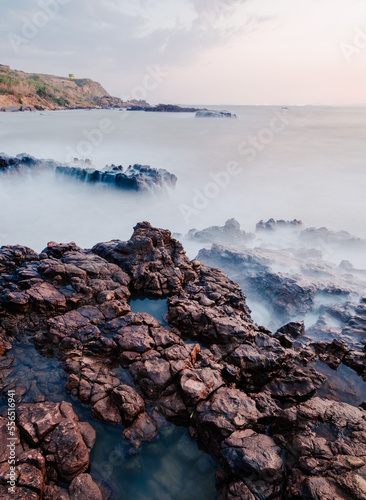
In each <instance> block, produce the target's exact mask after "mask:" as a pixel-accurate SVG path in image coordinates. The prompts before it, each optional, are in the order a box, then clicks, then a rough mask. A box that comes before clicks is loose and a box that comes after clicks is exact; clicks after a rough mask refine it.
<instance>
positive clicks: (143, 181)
mask: <svg viewBox="0 0 366 500" xmlns="http://www.w3.org/2000/svg"><path fill="white" fill-rule="evenodd" d="M107 168H109V170H104V171H100V170H96V169H92V168H80V167H72V166H71V167H70V166H58V167H57V168H56V174H58V175H67V176H68V177H72V178H74V179H78V180H81V181H83V182H92V183H102V184H107V185H112V186H114V187H116V188H118V189H124V190H129V191H149V190H153V189H155V188H163V187H165V186H170V187H172V186H175V184H176V183H177V178H176V176H175V175H174V174H171V173H170V172H168V171H167V170H165V169H162V168H160V169H156V168H151V167H150V166H148V165H129V167H128V168H127V169H126V171H123V168H122V166H120V167H115V166H114V165H111V167H107Z"/></svg>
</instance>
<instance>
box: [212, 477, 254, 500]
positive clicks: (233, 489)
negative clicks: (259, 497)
mask: <svg viewBox="0 0 366 500" xmlns="http://www.w3.org/2000/svg"><path fill="white" fill-rule="evenodd" d="M255 499H256V497H255V496H254V495H253V494H252V492H251V491H250V489H249V488H248V486H247V485H246V484H245V483H244V482H243V481H234V482H232V483H230V484H229V485H228V486H227V487H225V488H224V490H223V491H222V492H221V494H220V496H219V500H255Z"/></svg>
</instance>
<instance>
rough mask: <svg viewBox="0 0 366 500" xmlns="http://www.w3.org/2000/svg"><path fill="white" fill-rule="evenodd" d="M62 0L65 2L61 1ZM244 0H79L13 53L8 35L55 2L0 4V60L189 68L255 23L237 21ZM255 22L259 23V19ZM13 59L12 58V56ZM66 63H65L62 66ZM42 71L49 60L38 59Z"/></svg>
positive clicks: (130, 69) (63, 7)
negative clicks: (191, 64)
mask: <svg viewBox="0 0 366 500" xmlns="http://www.w3.org/2000/svg"><path fill="white" fill-rule="evenodd" d="M63 1H64V0H63ZM248 1H249V0H175V1H174V2H172V0H138V1H136V2H129V1H126V0H124V1H121V2H115V1H111V0H102V1H97V0H78V1H77V2H69V3H66V4H65V5H59V13H58V15H57V16H55V17H53V18H50V20H49V22H48V23H47V24H46V25H45V26H44V27H43V28H39V29H38V32H37V35H36V36H35V37H34V38H32V39H30V40H29V41H28V43H26V44H24V46H23V47H22V51H21V52H20V53H19V54H14V53H13V51H12V47H11V44H10V42H9V33H15V34H16V35H22V30H23V27H24V24H25V22H28V23H29V22H30V23H32V22H33V20H34V16H36V15H37V13H39V11H40V10H41V11H42V7H41V2H43V5H44V4H45V3H47V2H53V3H55V2H57V0H40V1H39V2H35V1H31V0H22V1H17V0H14V1H13V2H12V4H11V6H9V3H8V2H7V1H6V0H0V8H1V10H2V21H1V24H0V35H1V44H0V57H1V59H3V60H4V59H6V60H9V59H10V60H12V61H13V60H15V59H17V60H18V61H19V62H20V63H21V62H22V60H27V59H28V58H29V57H37V55H38V56H39V57H41V54H42V52H44V55H45V56H47V57H49V55H50V54H53V55H54V57H55V58H56V59H58V60H59V62H60V63H61V64H62V65H63V64H66V63H67V62H69V65H74V66H78V65H79V66H80V67H81V68H87V67H88V66H92V65H97V66H103V61H105V62H108V64H111V65H112V67H113V66H114V67H123V68H124V69H125V71H126V72H135V71H139V70H142V68H143V67H145V66H146V64H149V63H157V64H166V65H180V64H189V62H191V61H193V60H194V59H196V57H197V55H198V54H199V53H200V52H202V51H204V50H206V49H208V48H210V47H214V46H218V45H222V44H225V43H228V42H229V41H230V40H231V39H232V38H233V37H236V36H239V35H240V34H241V33H242V32H243V30H245V29H248V28H249V27H250V24H253V22H255V21H256V20H255V19H254V18H250V17H248V16H243V15H242V16H240V15H239V16H238V13H239V14H240V12H239V11H240V8H241V7H242V6H243V5H245V4H247V2H248ZM256 22H260V20H259V19H258V20H257V21H256ZM16 56H17V57H16ZM67 59H69V61H67ZM43 63H44V64H45V66H47V63H49V61H48V60H47V59H44V60H43ZM18 66H19V64H18Z"/></svg>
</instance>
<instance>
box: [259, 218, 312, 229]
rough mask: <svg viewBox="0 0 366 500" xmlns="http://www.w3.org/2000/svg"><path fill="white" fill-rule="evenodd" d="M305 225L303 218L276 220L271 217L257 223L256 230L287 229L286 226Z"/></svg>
mask: <svg viewBox="0 0 366 500" xmlns="http://www.w3.org/2000/svg"><path fill="white" fill-rule="evenodd" d="M302 226H303V222H302V221H301V220H297V219H294V220H291V221H288V220H282V219H280V220H275V219H269V220H268V221H267V222H264V221H263V220H261V221H259V222H258V223H257V225H256V231H274V230H276V229H286V228H291V229H295V228H301V227H302Z"/></svg>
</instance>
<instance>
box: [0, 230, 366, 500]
mask: <svg viewBox="0 0 366 500" xmlns="http://www.w3.org/2000/svg"><path fill="white" fill-rule="evenodd" d="M230 252H231V251H230ZM230 252H229V253H228V254H227V256H226V257H225V258H227V259H231V257H232V255H233V254H232V253H230ZM256 252H257V251H256V250H253V251H252V254H251V255H249V254H245V255H244V254H243V255H242V254H240V255H242V257H239V254H237V258H238V259H239V260H240V259H241V258H243V259H244V260H245V266H246V267H247V268H248V269H249V268H250V261H251V258H252V257H253V259H252V263H253V266H254V268H255V272H257V269H261V271H259V272H263V268H262V267H263V258H260V255H259V254H258V253H256ZM222 255H223V254H221V256H222ZM266 255H267V256H268V255H269V254H268V252H267V254H266ZM262 257H263V256H262ZM256 258H258V260H256ZM276 258H277V257H276ZM292 258H293V259H294V260H296V259H295V257H292ZM296 258H298V259H299V256H297V257H296ZM316 259H318V256H316ZM234 260H235V259H234ZM244 260H243V262H244ZM269 260H270V259H269ZM243 265H244V264H243ZM268 265H269V264H268ZM256 266H258V267H257V268H256ZM261 266H262V267H261ZM234 267H235V262H234ZM315 267H316V266H315ZM314 269H315V268H314ZM314 272H315V271H314ZM317 272H319V273H326V272H328V276H329V275H331V276H333V273H334V268H333V267H332V266H330V268H329V269H328V271H327V270H326V269H325V268H324V267H319V268H317ZM332 279H333V278H332ZM347 279H348V278H347ZM323 284H324V283H323ZM328 284H329V283H328ZM322 286H323V285H322ZM324 286H325V285H324ZM327 286H328V285H327ZM329 286H330V285H329ZM336 288H337V287H336ZM321 289H322V290H325V288H321ZM337 289H338V288H337ZM333 291H334V290H333ZM136 292H138V293H139V294H140V296H141V295H142V296H145V297H150V296H153V297H154V298H159V297H160V298H161V297H168V300H167V304H168V315H167V321H168V324H169V326H166V327H165V328H163V327H162V326H161V325H160V323H159V321H158V320H157V319H156V318H153V317H152V316H150V315H149V314H146V313H133V312H131V307H130V305H129V300H130V298H131V295H132V294H135V293H136ZM299 293H300V295H301V293H302V292H299ZM329 293H330V292H329ZM332 293H333V292H332ZM337 293H338V292H337ZM342 293H343V292H342ZM327 308H328V309H329V312H325V310H324V309H323V310H322V314H324V315H325V314H329V315H330V314H331V312H330V311H331V306H330V305H329V304H328V305H327ZM347 308H348V309H347V311H346V310H343V309H342V311H341V310H339V311H338V310H336V309H334V314H338V316H339V317H341V316H342V317H343V318H344V319H345V321H343V323H344V328H346V323H347V322H348V327H347V328H352V325H353V324H354V325H356V324H357V330H359V331H361V327H362V321H363V319H362V318H363V317H364V313H365V301H361V302H360V304H358V305H357V304H354V305H353V306H351V303H348V306H347ZM352 308H353V309H354V310H352ZM356 309H357V310H356ZM356 317H357V318H358V319H357V320H356ZM352 318H354V323H352ZM282 324H283V323H282ZM276 328H277V327H276ZM342 328H343V326H342ZM340 330H341V328H340ZM15 336H16V337H17V338H21V339H23V340H27V341H29V339H32V340H34V342H35V344H36V346H37V347H38V348H39V349H42V352H45V353H46V354H47V355H48V356H57V358H58V360H59V363H60V366H61V368H62V369H64V370H65V371H66V372H67V374H68V379H67V383H66V388H67V390H68V391H69V392H70V393H71V395H72V396H73V397H77V398H79V399H80V401H82V402H83V403H85V404H87V405H90V407H91V411H92V415H93V416H94V417H95V418H98V419H100V420H103V421H109V422H115V423H123V424H124V425H125V426H127V427H126V428H125V429H124V431H123V435H124V437H125V438H126V439H128V440H130V442H131V443H132V444H133V445H134V446H136V447H137V446H139V445H140V444H141V443H142V441H144V440H153V439H155V438H156V437H157V436H158V432H159V431H158V428H159V429H160V428H161V426H162V425H163V422H164V417H165V418H167V419H171V420H173V421H174V422H176V423H178V424H185V425H189V429H190V434H191V435H192V436H194V437H197V438H198V437H199V438H201V439H202V440H203V441H204V442H205V444H206V446H207V447H208V448H209V450H210V451H211V452H212V453H214V454H216V455H219V454H220V456H221V462H222V466H223V468H222V470H221V469H220V471H218V473H217V478H218V480H219V482H220V488H221V489H222V498H227V499H230V500H232V499H235V498H250V499H251V498H281V495H282V496H283V497H284V498H306V495H313V496H314V498H316V495H321V494H324V495H329V496H330V495H332V494H333V493H334V496H335V498H336V495H338V494H339V491H341V492H342V494H344V496H345V498H347V495H349V496H352V495H353V497H356V498H358V497H360V495H362V487H363V483H362V478H363V477H364V469H363V467H366V466H365V465H364V464H365V452H364V443H365V442H366V441H365V429H364V426H365V416H364V415H365V410H364V409H363V406H362V405H361V406H360V407H359V408H356V407H350V406H348V405H344V404H342V403H338V404H339V406H336V403H334V402H332V401H327V400H323V399H320V398H314V397H313V396H314V393H315V391H316V389H317V388H319V386H320V384H321V383H322V381H323V380H324V378H323V376H322V375H320V374H319V373H317V372H316V371H315V369H314V368H313V364H314V362H315V360H317V359H318V358H320V359H322V360H324V361H326V362H328V363H329V364H330V365H331V366H333V367H336V366H337V364H338V363H339V362H340V361H341V362H343V363H345V364H347V365H348V366H351V367H352V368H353V369H355V370H356V371H357V373H359V374H363V373H364V366H365V365H364V363H365V352H364V351H362V350H361V349H359V348H355V347H354V346H353V344H348V341H347V342H345V341H341V340H339V339H337V340H336V341H334V342H333V343H324V342H320V341H318V342H314V341H311V344H308V345H306V342H309V339H308V338H307V337H306V336H305V335H303V324H302V323H298V324H295V325H294V324H292V325H291V324H290V325H285V327H284V328H281V329H280V330H279V331H277V332H276V333H275V334H273V333H272V332H271V331H270V330H269V329H268V328H265V327H259V326H258V325H256V324H255V323H254V322H253V320H252V319H251V317H250V311H249V310H248V308H247V306H246V301H245V297H244V295H243V293H242V292H241V290H240V288H239V286H238V285H237V284H236V283H235V282H233V281H231V280H230V279H229V278H228V276H227V275H226V274H225V273H224V272H223V271H221V270H219V269H213V268H211V267H208V266H207V265H205V264H203V263H200V262H198V261H197V260H194V261H192V262H190V261H189V259H188V258H187V257H186V255H185V253H184V250H183V247H182V245H181V244H180V243H179V242H177V241H175V240H174V239H173V238H172V236H171V233H170V232H169V231H166V230H162V229H156V228H153V227H151V226H150V224H148V223H146V222H145V223H140V224H138V225H137V226H136V228H135V230H134V233H133V235H132V238H131V239H130V240H129V241H128V242H121V241H118V240H114V241H111V242H108V243H100V244H98V245H96V247H94V249H93V251H90V250H83V249H81V248H79V247H78V246H77V245H76V244H75V243H74V242H71V243H65V244H60V243H54V242H51V243H50V244H49V245H48V246H47V248H46V249H45V250H44V251H43V252H41V254H39V255H38V254H36V253H35V252H33V251H31V250H30V249H27V248H26V247H21V246H9V247H2V248H1V249H0V339H1V340H2V343H0V347H2V350H1V351H0V352H1V353H2V354H0V355H1V359H0V384H1V390H4V389H6V390H7V385H8V384H9V382H10V383H12V382H13V381H12V379H11V380H10V381H9V382H7V377H9V374H10V373H11V368H12V363H13V360H12V358H11V355H10V354H9V350H10V353H11V343H10V342H9V338H10V337H15ZM10 340H12V339H10ZM199 342H201V345H200V344H199ZM349 345H350V348H349V347H348V346H349ZM300 346H301V347H300ZM121 365H122V366H121ZM25 393H26V388H25V387H24V390H22V389H21V387H18V390H17V398H19V401H18V403H19V407H18V409H19V412H18V417H17V418H18V420H17V425H18V427H19V429H20V435H19V436H18V442H17V447H18V448H17V454H18V456H19V457H20V458H19V460H20V461H19V464H18V465H19V472H18V476H17V478H16V479H17V481H18V482H17V484H16V488H17V489H18V492H19V494H21V495H31V496H30V497H31V498H32V495H33V498H36V497H37V496H38V497H40V496H41V495H43V497H44V498H46V499H47V498H51V497H52V498H60V499H67V498H69V496H68V493H67V491H66V489H65V488H63V487H58V486H55V485H56V484H57V483H58V482H60V481H61V482H70V481H72V480H73V479H74V478H75V477H78V476H79V475H80V474H83V473H84V472H85V471H86V470H87V467H88V462H89V452H90V449H91V447H92V446H93V443H94V440H95V432H94V431H93V429H92V428H91V427H90V426H89V425H88V424H86V423H80V422H78V420H77V418H76V416H75V414H74V413H73V411H72V408H71V406H70V405H67V404H66V403H62V404H59V403H47V402H40V399H42V398H44V396H43V395H38V396H37V398H39V399H38V402H37V403H27V404H22V403H21V400H22V398H23V397H24V394H25ZM304 401H306V403H304ZM0 423H1V422H0ZM18 427H17V428H18ZM6 431H7V429H6V427H4V426H3V425H2V423H1V425H0V433H3V432H4V433H6ZM266 434H269V435H266ZM4 435H5V434H4ZM324 436H325V437H324ZM4 442H6V440H4ZM279 448H280V449H281V452H283V453H284V454H283V455H282V457H283V459H284V460H282V458H281V456H280V450H279ZM34 452H35V453H34ZM131 452H133V450H132V451H131ZM24 453H25V455H24ZM33 453H34V454H33ZM6 456H7V454H6V450H5V448H3V447H1V446H0V484H2V485H3V484H4V483H3V482H2V479H1V478H3V477H4V474H6V464H5V465H4V463H5V462H6V459H5V457H6ZM285 459H286V460H285ZM284 467H286V474H284ZM91 472H92V473H93V471H91ZM360 478H361V479H360ZM77 482H79V481H77ZM86 483H87V481H86ZM281 488H282V490H281ZM282 492H283V493H282ZM317 492H318V493H317ZM329 492H330V493H329ZM360 492H361V493H360ZM70 494H71V488H70ZM80 494H81V493H80ZM34 495H36V497H34ZM291 495H292V496H291ZM357 495H358V497H357ZM25 498H26V497H25ZM325 498H326V496H325ZM361 498H362V496H361Z"/></svg>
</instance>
